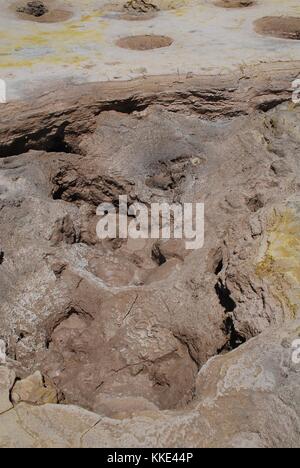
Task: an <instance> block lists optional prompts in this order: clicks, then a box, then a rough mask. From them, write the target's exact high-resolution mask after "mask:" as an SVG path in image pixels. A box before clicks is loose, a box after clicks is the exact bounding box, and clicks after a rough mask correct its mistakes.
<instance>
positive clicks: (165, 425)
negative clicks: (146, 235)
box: [0, 62, 300, 447]
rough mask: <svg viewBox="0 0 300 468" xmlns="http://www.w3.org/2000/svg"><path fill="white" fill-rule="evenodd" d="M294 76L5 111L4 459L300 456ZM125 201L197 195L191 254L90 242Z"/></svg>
mask: <svg viewBox="0 0 300 468" xmlns="http://www.w3.org/2000/svg"><path fill="white" fill-rule="evenodd" d="M299 72H300V66H299V63H297V62H293V63H291V64H290V65H289V66H287V65H286V66H284V67H282V66H281V65H280V64H273V65H272V66H266V65H264V66H262V65H261V66H258V67H252V68H250V69H244V70H243V71H242V72H241V73H240V74H233V75H230V74H228V75H224V76H222V77H214V76H206V77H205V76H203V77H188V78H185V79H182V78H179V77H178V76H174V77H172V76H165V77H156V78H151V77H149V78H147V79H144V80H140V81H133V82H130V83H119V84H115V83H108V84H92V85H89V84H87V85H81V86H74V87H69V88H67V89H61V90H60V91H57V92H55V93H48V94H45V95H44V96H42V97H40V98H38V99H37V100H36V101H34V102H33V103H31V104H29V103H28V101H27V102H26V101H25V102H21V101H20V102H15V103H10V104H7V105H5V106H2V107H1V108H0V154H1V160H0V171H1V172H0V210H1V244H0V248H1V261H0V263H1V265H0V294H1V304H0V319H1V331H0V338H1V339H2V354H1V355H2V356H3V349H4V351H5V352H6V354H7V359H6V363H5V358H3V357H2V362H3V364H2V365H1V366H0V413H1V414H0V445H1V446H10V447H11V446H33V447H40V446H42V447H44V446H49V447H56V446H66V447H74V446H84V447H101V446H110V447H122V446H126V447H137V446H163V447H168V446H169V447H170V446H175V447H179V446H189V447H198V446H199V447H211V446H225V447H243V446H256V447H281V446H284V447H297V446H299V445H300V423H299V397H300V395H299V383H300V382H299V365H298V366H297V365H296V364H295V363H293V362H292V359H291V355H292V343H293V341H294V340H295V339H297V338H298V337H299V335H300V320H299V307H300V289H299V286H300V284H299V282H300V272H299V260H300V248H299V245H300V211H299V188H300V170H299V164H300V163H299V157H298V154H299V148H300V131H299V130H300V108H299V106H297V105H295V104H293V103H292V101H291V92H290V91H289V90H290V88H291V83H292V81H293V80H294V79H295V78H296V77H297V76H298V75H299ZM124 194H126V195H127V196H128V199H129V201H135V200H138V201H141V202H143V203H145V204H148V205H149V204H150V203H152V202H155V201H168V202H177V203H184V202H204V203H205V210H206V229H205V230H206V235H205V244H204V248H202V249H200V250H194V251H187V250H185V248H184V245H183V243H182V242H181V241H174V240H170V241H155V240H151V241H139V242H132V241H131V240H128V241H121V240H119V239H115V240H112V241H100V240H99V239H98V238H97V236H96V230H95V227H96V223H97V220H98V219H99V218H98V217H97V216H96V208H97V206H98V205H99V204H100V203H101V202H103V201H110V202H111V201H113V202H114V203H115V204H116V206H117V201H118V197H119V195H124ZM1 355H0V356H1ZM28 376H30V377H29V379H28ZM16 379H17V381H16ZM20 379H21V380H20ZM15 381H16V383H15ZM45 403H46V405H44V404H45ZM57 403H59V404H57ZM83 408H84V409H83Z"/></svg>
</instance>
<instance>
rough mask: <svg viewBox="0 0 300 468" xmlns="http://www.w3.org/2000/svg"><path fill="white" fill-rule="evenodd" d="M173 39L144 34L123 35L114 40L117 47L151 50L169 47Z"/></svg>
mask: <svg viewBox="0 0 300 468" xmlns="http://www.w3.org/2000/svg"><path fill="white" fill-rule="evenodd" d="M172 43H173V39H171V38H170V37H167V36H156V35H144V36H130V37H123V38H121V39H119V40H118V41H117V42H116V45H117V46H118V47H121V48H122V49H130V50H152V49H161V48H163V47H170V45H171V44H172Z"/></svg>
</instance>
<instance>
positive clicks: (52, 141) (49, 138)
mask: <svg viewBox="0 0 300 468" xmlns="http://www.w3.org/2000/svg"><path fill="white" fill-rule="evenodd" d="M65 128H66V124H65V125H63V126H61V127H59V128H57V129H42V130H40V131H38V132H36V133H34V134H27V135H22V136H21V137H17V138H15V139H14V140H13V141H12V142H10V143H8V144H2V145H0V158H6V157H9V156H18V155H19V154H23V153H27V152H28V151H30V150H36V151H46V152H48V153H76V151H75V149H74V148H72V147H71V145H70V144H68V143H67V142H66V139H65Z"/></svg>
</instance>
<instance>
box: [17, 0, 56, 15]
mask: <svg viewBox="0 0 300 468" xmlns="http://www.w3.org/2000/svg"><path fill="white" fill-rule="evenodd" d="M16 11H17V12H18V13H26V15H32V16H35V17H40V16H43V15H45V14H46V13H48V12H49V10H48V8H47V7H46V6H45V5H44V3H43V2H40V1H37V0H35V1H32V2H28V3H27V4H26V5H25V6H20V7H18V8H17V10H16Z"/></svg>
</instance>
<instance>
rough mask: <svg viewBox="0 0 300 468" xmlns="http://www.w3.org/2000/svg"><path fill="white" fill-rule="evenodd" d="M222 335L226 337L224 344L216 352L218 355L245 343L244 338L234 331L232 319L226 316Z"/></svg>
mask: <svg viewBox="0 0 300 468" xmlns="http://www.w3.org/2000/svg"><path fill="white" fill-rule="evenodd" d="M224 333H225V334H226V336H228V340H227V342H226V344H225V345H224V346H223V347H222V348H221V349H219V350H218V354H224V353H226V352H227V353H228V352H230V351H233V350H234V349H236V348H238V347H239V346H241V345H242V344H243V343H245V342H246V338H245V337H244V336H242V335H241V334H240V333H238V332H237V331H236V329H235V326H234V322H233V319H232V317H230V316H228V317H226V319H225V320H224Z"/></svg>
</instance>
